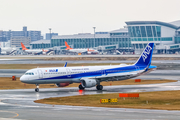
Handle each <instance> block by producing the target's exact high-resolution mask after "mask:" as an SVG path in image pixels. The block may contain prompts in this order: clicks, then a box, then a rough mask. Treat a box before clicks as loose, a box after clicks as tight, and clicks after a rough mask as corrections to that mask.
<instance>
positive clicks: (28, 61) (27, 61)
mask: <svg viewBox="0 0 180 120" xmlns="http://www.w3.org/2000/svg"><path fill="white" fill-rule="evenodd" d="M66 62H67V63H73V64H77V63H82V64H84V63H109V64H111V63H119V64H122V63H135V62H136V60H104V61H103V60H100V61H98V60H67V61H63V60H44V59H0V64H65V63H66ZM156 63H168V64H180V60H163V61H162V60H153V61H152V64H156Z"/></svg>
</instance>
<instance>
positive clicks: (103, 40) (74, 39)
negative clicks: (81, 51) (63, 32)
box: [51, 29, 131, 49]
mask: <svg viewBox="0 0 180 120" xmlns="http://www.w3.org/2000/svg"><path fill="white" fill-rule="evenodd" d="M123 30H124V29H123ZM65 41H66V42H67V43H68V44H69V45H71V46H72V47H73V48H94V34H90V33H89V34H83V33H81V34H76V35H67V36H54V37H53V38H52V39H51V47H55V46H65ZM117 44H118V48H119V49H131V41H130V38H129V35H128V30H127V29H126V30H124V31H122V30H119V31H118V30H115V31H114V32H113V31H112V32H105V33H103V34H102V32H97V33H96V34H95V47H98V46H106V45H117ZM112 49H113V48H112Z"/></svg>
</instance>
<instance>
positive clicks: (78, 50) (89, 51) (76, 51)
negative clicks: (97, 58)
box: [65, 41, 99, 54]
mask: <svg viewBox="0 0 180 120" xmlns="http://www.w3.org/2000/svg"><path fill="white" fill-rule="evenodd" d="M65 46H66V50H68V51H70V52H74V53H88V54H98V53H99V51H97V50H94V49H89V48H88V49H73V48H71V47H70V46H69V45H68V43H67V42H66V41H65Z"/></svg>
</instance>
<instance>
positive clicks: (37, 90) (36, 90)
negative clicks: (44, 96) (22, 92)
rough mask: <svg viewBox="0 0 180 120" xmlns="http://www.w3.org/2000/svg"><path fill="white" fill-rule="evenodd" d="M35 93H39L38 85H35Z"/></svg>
mask: <svg viewBox="0 0 180 120" xmlns="http://www.w3.org/2000/svg"><path fill="white" fill-rule="evenodd" d="M35 92H39V84H36V89H35Z"/></svg>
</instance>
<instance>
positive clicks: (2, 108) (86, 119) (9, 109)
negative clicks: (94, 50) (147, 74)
mask: <svg viewBox="0 0 180 120" xmlns="http://www.w3.org/2000/svg"><path fill="white" fill-rule="evenodd" d="M166 90H180V82H172V83H163V84H150V85H121V86H104V90H103V91H96V89H95V87H93V88H90V89H86V90H85V91H84V92H83V94H84V95H87V94H105V93H114V92H119V93H121V92H148V91H166ZM0 95H1V96H0V118H3V119H4V118H6V119H8V120H9V119H18V120H20V119H21V120H34V119H43V120H50V119H51V120H57V119H61V120H119V119H122V120H123V119H126V120H127V119H128V120H129V119H131V120H142V119H153V120H156V119H157V120H162V119H173V120H179V119H180V111H167V110H148V109H129V108H128V109H127V108H104V107H82V106H65V105H46V104H38V103H34V102H33V101H34V100H38V99H43V98H49V97H64V96H74V95H82V94H81V93H79V91H78V88H50V89H40V92H39V93H36V92H34V89H20V90H0Z"/></svg>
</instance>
